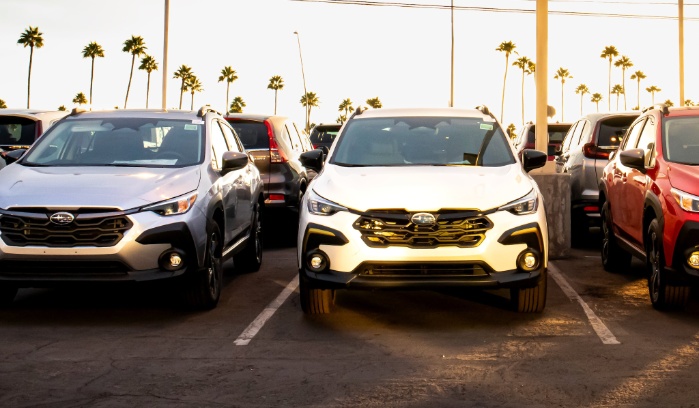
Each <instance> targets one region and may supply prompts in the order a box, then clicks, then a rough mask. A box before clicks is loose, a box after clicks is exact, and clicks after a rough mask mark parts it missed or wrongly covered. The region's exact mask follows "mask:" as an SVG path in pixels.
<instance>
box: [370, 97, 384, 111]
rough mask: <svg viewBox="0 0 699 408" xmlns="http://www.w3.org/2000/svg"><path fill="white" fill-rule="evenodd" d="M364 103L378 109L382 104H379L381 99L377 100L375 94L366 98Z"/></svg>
mask: <svg viewBox="0 0 699 408" xmlns="http://www.w3.org/2000/svg"><path fill="white" fill-rule="evenodd" d="M366 104H367V105H369V106H371V107H372V108H374V109H380V108H381V107H382V106H383V105H382V104H381V101H380V100H379V97H378V96H377V97H376V98H369V99H367V100H366Z"/></svg>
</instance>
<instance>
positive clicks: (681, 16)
mask: <svg viewBox="0 0 699 408" xmlns="http://www.w3.org/2000/svg"><path fill="white" fill-rule="evenodd" d="M677 4H678V6H679V13H678V14H679V15H678V16H677V20H678V22H679V31H680V33H679V34H680V38H679V42H680V106H684V1H683V0H679V1H678V2H677Z"/></svg>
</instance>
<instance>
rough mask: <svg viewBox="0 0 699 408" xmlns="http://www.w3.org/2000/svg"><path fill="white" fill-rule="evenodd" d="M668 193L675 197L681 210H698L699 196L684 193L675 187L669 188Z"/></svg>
mask: <svg viewBox="0 0 699 408" xmlns="http://www.w3.org/2000/svg"><path fill="white" fill-rule="evenodd" d="M670 193H672V196H673V197H675V201H677V204H679V205H680V207H682V209H683V210H685V211H690V212H699V197H697V196H695V195H691V194H689V193H685V192H684V191H682V190H678V189H676V188H671V189H670Z"/></svg>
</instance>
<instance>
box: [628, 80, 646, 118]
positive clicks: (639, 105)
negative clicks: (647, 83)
mask: <svg viewBox="0 0 699 408" xmlns="http://www.w3.org/2000/svg"><path fill="white" fill-rule="evenodd" d="M645 78H646V74H644V73H643V71H636V72H634V73H633V74H631V79H635V80H636V83H637V84H638V87H637V88H636V107H637V108H638V109H639V110H640V109H641V80H642V79H645Z"/></svg>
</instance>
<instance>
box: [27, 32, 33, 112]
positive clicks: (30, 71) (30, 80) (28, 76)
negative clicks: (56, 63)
mask: <svg viewBox="0 0 699 408" xmlns="http://www.w3.org/2000/svg"><path fill="white" fill-rule="evenodd" d="M33 59H34V46H31V47H29V73H28V74H27V109H29V96H30V94H31V84H32V60H33Z"/></svg>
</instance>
